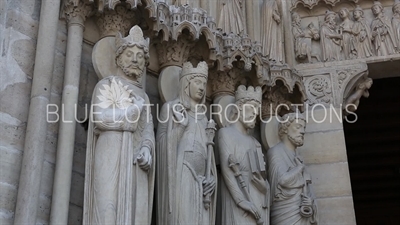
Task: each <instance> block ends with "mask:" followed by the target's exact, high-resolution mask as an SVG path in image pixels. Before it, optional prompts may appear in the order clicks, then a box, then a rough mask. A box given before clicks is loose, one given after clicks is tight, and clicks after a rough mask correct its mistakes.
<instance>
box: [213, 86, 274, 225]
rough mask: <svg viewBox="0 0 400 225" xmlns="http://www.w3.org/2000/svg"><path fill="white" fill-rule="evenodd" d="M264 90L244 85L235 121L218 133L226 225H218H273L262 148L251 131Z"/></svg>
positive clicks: (238, 99)
mask: <svg viewBox="0 0 400 225" xmlns="http://www.w3.org/2000/svg"><path fill="white" fill-rule="evenodd" d="M261 94H262V91H261V88H260V87H257V88H255V89H254V88H253V87H251V86H250V87H249V88H248V89H247V90H246V87H245V86H244V85H240V86H239V88H238V89H237V91H236V106H237V108H236V109H235V110H233V111H234V116H233V120H236V119H237V118H238V120H237V121H236V122H235V123H233V124H231V125H230V126H229V127H225V128H222V129H220V130H219V132H218V146H219V155H220V166H221V173H222V176H223V182H222V184H221V185H222V186H221V192H220V194H221V199H222V203H221V205H222V213H221V214H222V215H221V217H222V218H221V219H222V221H221V222H220V223H218V224H232V225H235V224H237V225H241V224H259V225H260V224H264V225H268V224H269V195H270V193H269V184H268V181H267V180H266V170H265V162H264V155H263V154H262V149H261V144H260V143H259V142H258V141H257V140H256V139H255V138H254V137H252V136H251V135H249V134H248V130H249V129H252V128H254V126H255V123H256V117H257V115H258V112H259V111H260V107H261Z"/></svg>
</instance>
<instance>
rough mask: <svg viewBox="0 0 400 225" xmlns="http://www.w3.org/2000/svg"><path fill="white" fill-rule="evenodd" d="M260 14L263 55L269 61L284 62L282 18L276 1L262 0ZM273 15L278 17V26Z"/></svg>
mask: <svg viewBox="0 0 400 225" xmlns="http://www.w3.org/2000/svg"><path fill="white" fill-rule="evenodd" d="M261 14H262V18H261V29H262V30H261V32H262V33H261V34H262V46H263V55H265V56H268V59H269V60H270V61H275V62H281V63H282V62H283V60H284V58H283V57H284V53H283V33H282V26H281V24H282V17H281V14H280V12H279V7H278V4H277V2H276V0H264V3H263V6H262V11H261ZM274 14H275V15H277V16H279V17H280V19H281V21H280V23H279V24H278V23H277V22H276V21H275V20H274V18H273V16H274Z"/></svg>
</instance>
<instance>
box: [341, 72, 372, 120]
mask: <svg viewBox="0 0 400 225" xmlns="http://www.w3.org/2000/svg"><path fill="white" fill-rule="evenodd" d="M372 83H373V81H372V79H371V78H367V79H365V80H364V81H362V82H361V83H359V84H358V85H357V88H356V89H355V90H354V92H353V93H352V94H351V95H350V96H349V97H348V98H347V100H346V102H345V104H344V105H343V107H344V108H345V109H346V112H355V111H356V110H357V108H358V105H359V104H360V98H361V97H363V96H364V97H365V98H368V97H369V92H368V89H370V88H371V86H372Z"/></svg>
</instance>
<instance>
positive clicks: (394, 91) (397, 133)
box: [344, 77, 400, 225]
mask: <svg viewBox="0 0 400 225" xmlns="http://www.w3.org/2000/svg"><path fill="white" fill-rule="evenodd" d="M369 92H370V97H369V98H367V99H366V98H363V99H361V101H360V105H359V108H358V109H357V111H356V114H357V121H356V122H355V123H347V122H345V123H344V133H345V138H346V148H347V155H348V161H349V169H350V178H351V186H352V191H353V200H354V208H355V213H356V220H357V224H362V225H364V224H367V225H368V224H379V225H389V224H390V225H391V224H393V225H398V224H400V77H396V78H385V79H377V80H374V84H373V85H372V87H371V89H370V90H369ZM349 118H350V119H354V118H355V117H354V116H353V117H351V116H350V117H349Z"/></svg>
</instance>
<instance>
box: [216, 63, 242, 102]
mask: <svg viewBox="0 0 400 225" xmlns="http://www.w3.org/2000/svg"><path fill="white" fill-rule="evenodd" d="M209 74H210V75H209V78H208V79H209V82H208V84H209V86H210V88H211V98H212V99H214V98H215V97H217V96H220V95H230V96H235V90H236V88H237V87H238V86H239V85H240V84H246V79H245V77H244V75H243V73H242V70H241V69H239V68H237V67H233V68H232V69H231V70H230V71H228V72H225V71H218V70H210V71H209Z"/></svg>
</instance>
